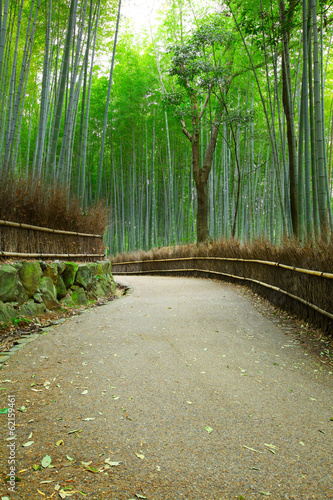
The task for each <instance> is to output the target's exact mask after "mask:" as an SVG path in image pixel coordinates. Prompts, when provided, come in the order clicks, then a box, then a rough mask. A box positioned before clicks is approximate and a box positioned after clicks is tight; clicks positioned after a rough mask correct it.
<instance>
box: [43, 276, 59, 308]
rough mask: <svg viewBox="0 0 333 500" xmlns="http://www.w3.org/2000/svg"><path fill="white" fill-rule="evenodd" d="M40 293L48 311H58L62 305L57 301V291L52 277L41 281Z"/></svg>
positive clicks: (45, 277) (46, 277)
mask: <svg viewBox="0 0 333 500" xmlns="http://www.w3.org/2000/svg"><path fill="white" fill-rule="evenodd" d="M40 292H41V294H42V297H43V302H44V304H45V305H46V307H47V309H58V308H59V307H60V304H59V302H58V300H57V289H56V287H55V286H54V283H53V281H52V278H50V276H44V277H43V278H42V279H41V281H40Z"/></svg>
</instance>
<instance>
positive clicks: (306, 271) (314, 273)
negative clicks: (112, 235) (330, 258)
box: [112, 257, 333, 279]
mask: <svg viewBox="0 0 333 500" xmlns="http://www.w3.org/2000/svg"><path fill="white" fill-rule="evenodd" d="M185 260H187V261H189V260H192V261H193V260H221V261H230V262H249V263H257V264H264V265H267V266H274V267H282V268H283V269H289V270H290V271H296V272H298V273H303V274H310V275H311V276H319V277H322V278H328V279H333V273H325V272H321V271H312V270H311V269H303V268H301V267H292V266H287V265H286V264H281V263H280V262H271V261H267V260H256V259H238V258H234V257H179V259H159V260H158V259H156V260H155V259H154V260H148V259H147V260H132V261H129V262H113V263H112V266H117V265H119V266H120V265H130V264H145V263H147V262H148V263H149V262H179V261H185Z"/></svg>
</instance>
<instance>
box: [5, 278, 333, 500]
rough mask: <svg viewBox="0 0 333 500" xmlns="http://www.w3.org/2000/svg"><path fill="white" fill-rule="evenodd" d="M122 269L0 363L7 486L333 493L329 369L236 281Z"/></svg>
mask: <svg viewBox="0 0 333 500" xmlns="http://www.w3.org/2000/svg"><path fill="white" fill-rule="evenodd" d="M119 281H121V282H122V283H125V284H128V285H130V286H131V287H133V289H134V290H133V291H132V293H131V294H130V295H128V296H126V297H123V298H121V299H119V300H116V301H114V302H111V303H109V304H107V305H105V306H103V307H98V308H95V309H93V310H89V311H88V312H87V313H85V314H83V315H80V316H78V317H75V318H71V319H69V320H68V321H66V322H64V323H62V324H60V325H58V326H57V327H56V328H55V329H54V330H53V331H49V332H48V333H47V334H46V335H40V336H38V338H37V339H36V340H34V341H33V342H31V343H29V344H27V345H26V346H25V347H24V348H23V349H21V350H19V351H18V352H17V353H16V354H15V355H14V356H13V357H12V358H11V359H10V360H9V362H8V365H4V367H3V369H2V371H0V379H1V381H2V382H1V384H0V388H1V390H0V408H4V407H8V401H9V400H8V396H9V395H13V396H14V397H15V405H14V407H15V419H16V439H14V440H12V441H9V440H7V438H8V437H9V429H8V415H6V414H2V415H0V424H1V448H0V458H1V461H0V467H1V470H2V472H3V473H4V474H7V475H8V472H9V465H8V457H9V453H10V448H9V447H8V446H7V445H8V443H13V442H15V450H14V452H15V458H16V476H17V477H18V478H19V479H20V481H17V482H16V485H15V488H16V489H15V491H16V493H15V494H12V493H11V492H8V489H7V486H6V485H5V484H4V482H2V483H1V486H0V499H1V498H2V497H6V496H8V497H9V498H15V499H19V500H26V499H46V498H53V499H57V498H67V497H68V498H73V499H83V498H89V499H96V500H104V499H105V500H107V499H112V500H113V499H119V500H130V499H138V498H139V499H140V498H143V499H144V498H146V499H148V500H181V499H191V500H201V499H209V500H218V499H221V500H222V499H238V500H241V499H246V500H250V499H261V498H265V497H267V498H271V499H274V500H275V499H276V500H278V499H295V500H300V499H306V500H310V499H316V500H326V499H331V500H332V499H333V481H332V461H333V453H332V450H333V438H332V432H333V401H332V393H333V391H332V387H333V383H332V380H333V375H332V373H331V372H330V368H329V367H327V365H323V364H322V363H321V361H320V358H318V357H316V356H315V355H314V354H311V353H310V352H306V348H305V346H304V345H303V344H301V343H299V340H298V337H297V335H291V334H287V333H286V332H285V331H284V330H283V328H280V327H278V326H276V325H275V324H273V323H272V322H271V321H269V320H267V319H265V318H264V317H262V315H260V314H259V313H258V311H256V309H254V307H253V305H252V304H251V303H250V302H249V301H247V300H246V299H245V298H244V297H242V296H240V295H239V294H238V293H237V291H236V289H235V288H234V287H233V286H231V285H224V284H221V283H219V282H215V281H212V280H200V279H193V278H167V277H139V276H133V277H130V278H127V277H126V278H124V277H121V278H119ZM24 445H25V446H24ZM47 456H48V457H50V458H49V459H46V460H44V461H43V458H45V457H47ZM47 460H48V461H47ZM50 460H51V463H50ZM42 462H43V465H44V467H42ZM49 463H50V465H49V466H48V464H49ZM1 494H2V497H1Z"/></svg>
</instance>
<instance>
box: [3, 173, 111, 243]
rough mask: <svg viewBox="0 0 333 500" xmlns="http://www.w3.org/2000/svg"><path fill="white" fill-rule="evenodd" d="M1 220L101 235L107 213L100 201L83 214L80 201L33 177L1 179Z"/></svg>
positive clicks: (62, 188) (105, 223)
mask: <svg viewBox="0 0 333 500" xmlns="http://www.w3.org/2000/svg"><path fill="white" fill-rule="evenodd" d="M0 219H2V220H7V221H11V222H20V223H24V224H30V225H33V226H41V227H47V228H50V229H60V230H63V231H75V232H81V233H89V234H101V235H102V234H103V233H104V231H105V228H106V226H107V222H108V211H107V207H106V206H105V204H104V203H102V202H99V203H97V204H96V205H94V206H92V207H90V208H89V210H87V211H86V212H83V211H82V209H81V207H80V203H79V201H78V200H77V199H75V198H74V197H73V196H72V195H71V193H70V191H69V188H68V187H67V186H64V185H61V186H59V185H56V184H46V183H43V182H41V181H40V180H37V179H35V178H33V177H28V178H18V179H17V178H11V179H1V178H0Z"/></svg>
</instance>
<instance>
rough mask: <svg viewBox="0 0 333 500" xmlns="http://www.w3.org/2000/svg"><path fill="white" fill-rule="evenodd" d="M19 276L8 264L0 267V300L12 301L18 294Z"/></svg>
mask: <svg viewBox="0 0 333 500" xmlns="http://www.w3.org/2000/svg"><path fill="white" fill-rule="evenodd" d="M18 281H19V276H18V272H17V270H16V269H15V268H14V267H13V266H10V265H8V264H5V265H4V266H1V268H0V300H1V301H2V302H12V301H14V300H16V298H17V295H18V290H17V286H18Z"/></svg>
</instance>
